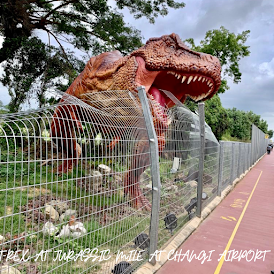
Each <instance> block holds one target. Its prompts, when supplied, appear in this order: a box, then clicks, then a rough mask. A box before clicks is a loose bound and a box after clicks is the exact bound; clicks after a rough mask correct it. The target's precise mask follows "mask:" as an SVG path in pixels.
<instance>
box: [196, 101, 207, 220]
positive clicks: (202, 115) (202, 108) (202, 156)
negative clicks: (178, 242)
mask: <svg viewBox="0 0 274 274" xmlns="http://www.w3.org/2000/svg"><path fill="white" fill-rule="evenodd" d="M198 107H199V121H200V156H199V174H198V187H197V210H196V216H197V217H199V218H200V217H201V212H202V193H203V174H204V159H205V104H204V103H199V104H198Z"/></svg>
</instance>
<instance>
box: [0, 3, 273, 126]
mask: <svg viewBox="0 0 274 274" xmlns="http://www.w3.org/2000/svg"><path fill="white" fill-rule="evenodd" d="M183 2H184V3H185V4H186V6H185V8H183V9H180V10H172V9H171V10H170V12H169V14H168V15H167V16H165V17H161V16H160V17H157V18H156V22H155V24H149V22H148V20H147V19H145V18H141V19H138V20H135V19H134V18H133V16H132V15H131V14H130V13H129V12H128V11H127V10H123V11H122V12H123V14H124V19H125V21H126V22H127V23H128V24H129V25H131V26H134V27H135V28H137V29H139V30H141V33H142V36H143V37H144V38H143V42H145V41H146V40H148V39H149V38H151V37H159V36H162V35H164V34H171V33H172V32H174V33H177V34H178V35H179V36H180V37H181V39H182V40H185V39H187V38H194V40H195V43H196V44H199V42H200V41H201V40H202V39H203V38H204V37H205V34H206V32H207V31H208V30H212V29H219V28H220V27H221V26H224V27H225V28H226V29H228V30H229V31H230V32H234V33H235V34H238V33H241V32H242V31H245V30H250V34H249V38H248V39H247V42H246V45H248V46H250V48H249V50H250V52H251V53H250V56H248V57H245V58H243V59H242V60H241V61H240V71H241V73H242V79H241V82H240V83H239V84H234V83H233V82H232V81H231V79H229V78H227V79H228V84H229V86H230V89H229V90H228V91H226V92H225V93H224V94H221V96H220V97H221V102H222V105H223V107H225V108H233V107H235V108H237V109H239V110H243V111H250V110H251V111H253V112H254V113H256V114H259V115H260V116H261V118H262V119H264V120H266V121H267V123H268V129H273V130H274V0H184V1H183ZM0 42H1V41H0ZM0 73H1V70H0ZM0 100H1V101H2V102H3V103H4V104H7V103H8V102H9V96H8V92H7V89H6V88H5V87H3V86H2V85H0Z"/></svg>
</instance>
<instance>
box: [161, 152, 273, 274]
mask: <svg viewBox="0 0 274 274" xmlns="http://www.w3.org/2000/svg"><path fill="white" fill-rule="evenodd" d="M273 174H274V151H273V152H271V154H270V155H265V156H264V157H263V158H262V159H261V160H260V161H259V162H258V163H257V165H256V166H255V167H253V168H252V169H251V171H250V172H249V173H248V174H247V175H246V176H245V177H244V178H243V179H242V180H241V181H240V182H239V183H238V184H237V185H236V187H235V188H234V189H233V191H232V192H231V193H230V194H229V195H228V196H227V197H226V198H225V199H224V200H223V201H222V202H221V203H220V204H219V205H218V206H217V208H216V209H215V210H214V211H213V212H212V213H211V214H210V215H209V216H208V218H207V219H206V220H205V221H204V222H203V223H202V224H201V225H200V226H199V227H198V229H197V230H196V231H195V232H194V233H193V234H192V235H191V236H190V237H189V238H188V239H187V240H186V241H185V242H184V243H183V244H182V245H181V247H180V248H178V250H177V253H174V254H172V253H170V254H169V261H168V262H167V263H166V264H165V265H164V266H163V267H161V269H159V270H158V271H157V274H167V273H168V274H169V273H172V274H176V273H185V274H198V273H205V274H219V273H220V274H245V273H246V272H248V273H249V274H264V273H267V274H269V273H270V271H271V270H274V205H273V203H274V176H273ZM223 254H226V256H224V255H223ZM176 255H177V256H176Z"/></svg>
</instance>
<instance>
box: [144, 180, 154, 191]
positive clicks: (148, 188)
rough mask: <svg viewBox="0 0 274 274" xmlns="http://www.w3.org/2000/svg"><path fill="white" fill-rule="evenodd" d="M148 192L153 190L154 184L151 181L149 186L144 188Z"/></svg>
mask: <svg viewBox="0 0 274 274" xmlns="http://www.w3.org/2000/svg"><path fill="white" fill-rule="evenodd" d="M144 189H146V190H152V182H151V181H150V182H149V184H148V185H146V186H145V187H144Z"/></svg>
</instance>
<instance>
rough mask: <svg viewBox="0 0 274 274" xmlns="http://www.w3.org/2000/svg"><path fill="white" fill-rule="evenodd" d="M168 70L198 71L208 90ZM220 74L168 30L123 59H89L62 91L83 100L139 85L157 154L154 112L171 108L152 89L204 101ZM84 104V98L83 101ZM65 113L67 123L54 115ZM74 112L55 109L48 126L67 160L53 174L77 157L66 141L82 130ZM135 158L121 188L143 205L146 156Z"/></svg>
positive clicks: (115, 55) (162, 126)
mask: <svg viewBox="0 0 274 274" xmlns="http://www.w3.org/2000/svg"><path fill="white" fill-rule="evenodd" d="M170 71H172V72H176V73H178V74H180V75H187V76H189V75H193V77H195V76H197V77H198V76H200V75H201V76H203V77H204V78H205V79H206V81H208V80H210V83H212V84H211V88H210V90H209V92H208V91H207V90H206V88H207V86H206V85H205V84H203V85H202V84H201V82H200V83H198V84H195V85H194V84H193V85H189V86H187V84H186V83H185V84H181V86H182V87H181V86H179V84H180V83H179V82H176V81H173V80H172V78H170V77H171V76H170V75H168V73H167V72H170ZM220 73H221V66H220V63H219V60H218V59H217V58H215V57H212V56H211V55H208V54H204V53H198V52H194V51H192V50H190V49H189V48H188V47H186V46H185V44H184V43H183V42H182V41H181V40H180V38H179V36H178V35H176V34H174V33H173V34H171V35H164V36H162V37H160V38H151V39H149V40H148V41H147V43H146V44H145V45H144V46H143V47H141V48H139V49H137V50H135V51H134V52H132V53H131V54H129V55H128V56H125V57H123V56H122V55H121V53H120V52H119V51H112V52H105V53H102V54H100V55H98V56H95V57H92V58H91V59H90V60H89V61H88V63H87V65H86V67H85V69H84V70H83V72H82V73H81V74H80V75H79V76H78V77H77V78H76V79H75V81H74V82H73V83H72V84H71V86H70V87H69V88H68V90H67V91H66V93H67V94H70V95H73V96H75V97H77V98H79V99H82V100H84V97H85V95H86V94H88V93H94V92H98V91H105V90H130V91H137V87H138V86H141V85H142V86H144V87H145V89H146V92H147V94H148V97H149V98H150V99H151V100H152V102H154V104H152V115H153V122H154V125H155V129H156V134H157V136H158V146H159V152H162V151H163V149H164V147H165V131H166V129H167V128H168V122H167V119H165V118H164V117H163V116H164V115H162V113H161V112H159V108H158V107H159V106H163V105H165V106H167V107H172V106H173V105H174V102H172V101H171V100H170V99H169V98H167V97H166V96H165V95H163V94H161V92H160V91H159V90H158V88H163V89H168V88H169V86H171V92H172V93H173V94H174V96H175V97H176V98H177V99H178V100H180V101H182V102H184V100H185V99H186V97H187V96H190V97H191V98H193V99H197V98H199V100H200V96H202V99H203V100H205V99H208V98H210V97H212V96H213V95H214V94H215V93H216V92H217V90H218V88H219V86H220V83H221V79H220ZM158 76H159V77H158ZM180 77H181V76H180ZM180 77H179V78H180ZM197 77H196V78H197ZM165 79H166V80H165ZM197 81H198V80H197ZM203 81H204V80H203ZM208 83H209V82H208ZM86 103H89V102H88V101H86ZM66 116H68V117H70V119H69V120H70V121H69V122H66V121H61V122H60V119H59V118H60V117H66ZM78 116H79V111H78V110H77V107H76V106H73V105H71V106H66V107H65V108H64V107H62V108H61V107H57V109H56V111H55V114H54V118H53V121H52V125H51V136H52V138H53V140H54V141H56V142H59V145H62V148H63V150H64V151H65V152H66V153H67V155H68V157H67V160H65V161H64V163H63V164H62V165H61V166H59V168H58V172H67V171H68V170H71V169H72V166H73V164H75V165H77V162H78V161H77V158H79V157H80V155H81V151H80V148H79V145H77V143H76V141H75V140H72V139H74V137H75V134H74V132H73V130H72V128H77V130H80V131H81V130H82V126H81V123H80V122H79V120H80V117H78ZM81 118H83V117H81ZM61 136H63V137H64V136H66V137H67V138H68V139H69V140H70V139H71V142H62V141H61V140H60V138H61ZM119 137H120V136H116V137H115V138H114V141H113V142H111V144H110V146H114V145H115V142H116V140H115V139H116V138H119ZM61 143H62V144H61ZM148 149H149V148H148V146H143V147H138V146H137V147H136V152H137V154H139V155H141V154H142V152H144V151H147V150H148ZM136 157H137V156H136ZM138 157H139V158H138V159H135V160H133V161H132V164H131V168H130V170H129V172H128V173H127V175H126V176H125V180H124V186H125V192H126V193H129V195H130V198H131V199H132V200H133V206H135V207H136V208H145V209H149V208H150V204H149V202H148V201H147V199H146V198H145V197H144V196H143V194H142V191H141V189H140V185H139V180H140V175H141V174H142V173H143V172H144V170H145V166H147V165H149V161H150V159H149V157H140V156H138ZM136 163H142V167H141V165H140V167H141V168H139V167H137V166H136ZM136 168H137V171H136ZM138 168H139V169H138Z"/></svg>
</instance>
